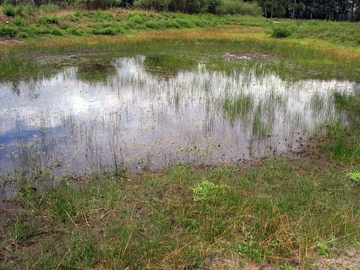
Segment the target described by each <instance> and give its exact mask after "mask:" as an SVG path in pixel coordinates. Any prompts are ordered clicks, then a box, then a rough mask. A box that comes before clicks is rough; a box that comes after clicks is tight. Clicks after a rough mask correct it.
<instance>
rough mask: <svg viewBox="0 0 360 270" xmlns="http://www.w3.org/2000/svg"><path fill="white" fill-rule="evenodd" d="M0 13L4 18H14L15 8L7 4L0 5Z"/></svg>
mask: <svg viewBox="0 0 360 270" xmlns="http://www.w3.org/2000/svg"><path fill="white" fill-rule="evenodd" d="M2 11H3V13H4V14H5V15H6V16H9V17H14V16H15V15H16V12H15V7H14V6H12V5H9V4H4V5H2Z"/></svg>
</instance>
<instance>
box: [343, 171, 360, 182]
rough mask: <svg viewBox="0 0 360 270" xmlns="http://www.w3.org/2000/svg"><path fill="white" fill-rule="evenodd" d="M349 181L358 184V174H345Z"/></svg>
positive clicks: (359, 174)
mask: <svg viewBox="0 0 360 270" xmlns="http://www.w3.org/2000/svg"><path fill="white" fill-rule="evenodd" d="M346 176H347V177H349V178H350V179H351V180H353V181H355V182H359V183H360V172H349V173H347V174H346Z"/></svg>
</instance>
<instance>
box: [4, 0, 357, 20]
mask: <svg viewBox="0 0 360 270" xmlns="http://www.w3.org/2000/svg"><path fill="white" fill-rule="evenodd" d="M0 4H12V5H32V6H35V7H38V6H41V5H45V4H46V5H49V4H53V5H57V6H59V7H60V8H67V7H73V8H87V9H103V8H109V7H124V8H142V9H146V10H153V11H173V12H184V13H190V14H191V13H213V14H246V15H263V16H265V17H268V18H293V19H320V20H332V21H344V20H348V21H360V0H0Z"/></svg>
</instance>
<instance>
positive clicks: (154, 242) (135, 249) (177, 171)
mask: <svg viewBox="0 0 360 270" xmlns="http://www.w3.org/2000/svg"><path fill="white" fill-rule="evenodd" d="M258 165H259V166H256V167H254V168H250V169H247V170H244V169H241V170H239V169H237V168H235V167H217V168H206V167H204V168H192V167H190V166H185V165H177V166H173V167H169V168H167V169H164V170H162V171H159V172H157V173H143V174H141V175H130V176H126V174H121V175H119V174H93V175H89V176H87V177H83V178H82V179H81V181H82V183H83V182H86V184H85V185H84V184H81V185H69V184H68V183H71V182H73V181H74V179H70V178H66V177H65V178H64V179H63V181H62V184H60V185H59V186H58V187H51V188H50V187H43V188H41V189H39V190H37V191H36V190H34V189H31V190H30V191H29V192H25V193H22V194H19V196H18V197H17V198H15V199H14V200H15V201H16V202H19V203H21V204H22V205H23V208H22V209H21V210H19V211H12V212H5V213H6V219H7V221H6V223H5V225H4V226H2V228H1V231H2V233H1V236H0V239H1V243H2V244H1V249H2V260H1V261H0V268H3V269H6V268H7V269H9V268H11V267H12V265H13V261H16V263H17V266H18V267H19V268H24V267H26V266H29V265H30V266H31V267H32V268H34V269H44V268H45V269H52V268H57V267H60V268H69V267H75V268H81V269H85V268H99V267H100V268H105V269H119V268H121V269H125V268H127V267H128V268H130V269H144V268H146V267H151V268H165V267H166V268H170V269H186V268H189V267H196V268H211V267H214V265H217V264H218V263H219V262H223V263H222V264H221V265H220V266H218V267H227V264H228V263H229V262H231V265H233V266H235V267H239V268H241V267H242V266H244V265H245V264H246V263H250V262H252V263H257V264H258V265H261V264H269V263H271V264H275V265H279V266H280V265H288V266H289V267H290V266H293V267H295V266H296V267H298V266H299V265H300V267H303V268H306V267H308V268H311V265H312V263H313V261H312V260H313V258H315V257H316V256H318V255H319V254H320V255H321V254H326V255H327V256H328V255H329V254H332V252H333V251H335V250H341V248H340V247H342V245H344V244H347V243H351V242H352V241H357V240H358V239H359V236H360V233H359V230H358V224H359V222H360V218H359V215H357V213H358V212H359V211H360V206H359V204H358V194H357V191H356V189H354V188H351V180H350V179H349V178H346V177H344V176H343V174H342V173H340V172H339V171H338V170H336V169H335V167H334V166H331V164H330V163H329V164H324V162H323V161H322V162H319V163H317V162H314V161H310V160H309V161H306V160H302V162H298V160H290V159H286V158H278V159H269V160H265V161H263V162H262V163H261V164H258ZM324 166H325V167H326V168H327V169H326V171H324ZM305 172H306V173H305ZM27 190H28V189H27ZM314 228H316V229H314ZM209 258H210V259H209Z"/></svg>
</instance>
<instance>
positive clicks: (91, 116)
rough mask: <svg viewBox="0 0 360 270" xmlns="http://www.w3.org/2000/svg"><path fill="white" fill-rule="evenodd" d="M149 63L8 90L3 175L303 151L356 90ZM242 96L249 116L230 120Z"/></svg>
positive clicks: (3, 93)
mask: <svg viewBox="0 0 360 270" xmlns="http://www.w3.org/2000/svg"><path fill="white" fill-rule="evenodd" d="M144 60H145V57H136V58H121V59H117V60H115V61H113V62H112V63H111V65H110V66H111V68H113V70H114V71H115V72H109V74H108V75H106V74H105V76H103V77H102V80H98V81H92V82H89V81H84V80H83V81H81V79H83V78H82V77H81V76H80V72H79V67H69V68H66V69H64V70H63V71H61V72H59V73H58V74H56V75H55V76H53V77H52V78H50V79H43V80H41V81H36V82H35V81H30V82H20V83H18V84H11V83H3V84H0V99H1V107H0V170H1V171H2V172H5V171H9V170H11V169H14V168H16V167H17V166H20V165H21V166H23V167H26V166H29V165H28V163H32V165H31V166H45V167H48V168H51V169H53V170H54V171H55V172H57V173H59V174H65V173H69V172H70V173H84V172H89V171H92V170H96V169H100V168H103V167H104V166H111V165H114V163H115V159H116V162H117V164H122V165H124V166H125V167H126V168H128V169H131V170H137V169H141V168H150V169H157V168H161V167H163V166H166V165H169V164H174V163H192V164H223V163H233V162H236V161H237V160H239V159H243V158H246V159H248V158H258V157H264V156H271V155H277V154H281V153H285V152H288V151H296V150H298V148H299V146H300V145H301V144H302V143H303V139H305V138H306V137H307V136H309V135H310V134H311V133H312V132H313V131H314V129H315V128H316V127H317V126H318V125H321V124H323V123H324V122H327V121H335V120H336V119H337V118H338V117H339V116H338V115H336V112H335V108H334V104H333V100H332V93H333V91H337V92H347V93H352V92H353V89H354V88H355V87H356V86H355V84H354V83H352V82H348V81H336V80H331V81H320V80H306V81H297V82H286V81H283V80H281V79H280V78H279V77H278V76H277V75H275V74H263V75H259V74H257V73H255V72H254V71H253V70H250V71H246V72H245V71H244V72H242V73H237V74H235V73H234V74H232V75H226V74H225V73H222V72H209V71H207V70H206V66H204V65H199V67H198V70H197V71H191V72H190V71H180V72H177V73H176V74H170V75H169V74H168V75H166V74H162V73H158V74H157V73H156V72H155V73H154V70H152V71H151V72H150V71H149V70H147V69H146V67H145V66H144ZM89 72H90V74H87V75H88V77H89V78H91V70H89ZM239 95H242V96H247V97H251V98H250V100H251V103H252V104H251V108H250V109H249V110H247V111H246V112H245V113H243V114H241V115H235V116H234V115H233V116H230V115H229V112H228V111H226V110H225V109H224V102H225V100H226V99H228V100H234V98H235V97H237V96H239ZM233 106H235V105H233ZM300 138H301V139H300ZM30 161H31V162H30ZM28 169H29V170H31V168H28Z"/></svg>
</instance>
